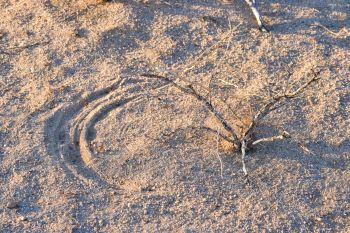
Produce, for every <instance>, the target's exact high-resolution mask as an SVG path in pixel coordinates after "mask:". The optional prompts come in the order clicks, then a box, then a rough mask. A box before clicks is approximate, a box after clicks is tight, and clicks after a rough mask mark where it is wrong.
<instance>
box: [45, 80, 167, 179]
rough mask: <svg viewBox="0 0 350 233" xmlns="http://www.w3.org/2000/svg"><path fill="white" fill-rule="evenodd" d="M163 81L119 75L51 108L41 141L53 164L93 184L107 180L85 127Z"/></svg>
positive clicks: (147, 95) (153, 90)
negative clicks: (93, 89)
mask: <svg viewBox="0 0 350 233" xmlns="http://www.w3.org/2000/svg"><path fill="white" fill-rule="evenodd" d="M166 84H167V83H166V82H163V81H160V80H158V79H152V78H147V77H138V78H136V77H133V78H121V79H120V80H119V81H117V82H116V83H113V84H112V85H110V86H109V87H107V88H103V89H100V90H98V91H95V92H93V93H90V94H88V95H87V96H85V97H84V98H83V99H82V100H80V101H77V102H74V103H72V104H69V105H64V106H59V107H58V108H56V109H54V110H53V111H52V112H51V113H50V114H49V117H48V118H47V119H46V121H45V132H44V135H45V139H44V140H45V144H46V148H47V150H48V152H49V154H50V155H51V157H52V161H53V163H54V165H55V166H59V167H60V169H62V170H63V172H65V173H66V174H70V175H72V176H73V177H75V178H78V179H79V180H81V181H83V182H84V183H85V184H88V185H94V186H96V185H97V186H101V185H102V186H110V185H111V182H110V181H109V180H108V178H106V177H105V176H104V175H103V174H102V173H101V172H99V171H98V169H95V166H94V163H95V160H94V159H95V158H94V156H93V153H92V151H91V148H90V142H89V140H88V135H89V130H90V129H91V128H93V127H94V126H95V124H96V123H97V122H98V121H99V119H101V118H103V116H105V115H106V114H108V113H109V112H110V111H112V110H114V109H117V108H122V107H123V106H125V105H127V104H128V103H136V104H137V101H140V100H142V99H145V98H150V97H151V96H152V95H153V94H156V93H157V90H158V89H159V88H160V87H164V86H165V85H166Z"/></svg>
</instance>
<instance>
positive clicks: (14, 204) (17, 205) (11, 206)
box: [6, 201, 19, 210]
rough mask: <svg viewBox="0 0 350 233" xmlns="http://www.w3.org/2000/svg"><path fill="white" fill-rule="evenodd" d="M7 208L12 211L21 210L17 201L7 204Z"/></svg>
mask: <svg viewBox="0 0 350 233" xmlns="http://www.w3.org/2000/svg"><path fill="white" fill-rule="evenodd" d="M6 207H7V208H8V209H10V210H12V209H17V208H19V203H18V202H16V201H10V202H9V203H7V205H6Z"/></svg>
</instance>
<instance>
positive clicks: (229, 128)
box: [142, 74, 240, 146]
mask: <svg viewBox="0 0 350 233" xmlns="http://www.w3.org/2000/svg"><path fill="white" fill-rule="evenodd" d="M142 76H145V77H153V78H158V79H163V80H166V81H168V82H170V83H172V84H173V85H174V86H175V87H176V88H178V89H179V90H181V91H183V92H185V93H187V94H190V95H192V96H194V97H196V98H197V99H198V100H199V101H201V102H202V103H204V104H205V106H206V107H207V108H208V110H209V111H210V112H212V113H213V114H214V116H215V117H216V118H217V119H218V120H219V121H220V123H221V125H222V126H223V127H224V128H225V129H226V130H227V131H228V132H229V133H230V134H231V136H232V138H233V141H234V142H235V144H236V145H237V146H239V145H240V140H239V138H238V136H237V134H236V132H235V130H234V129H233V127H232V126H230V124H229V123H228V122H227V121H226V120H225V119H224V117H223V116H222V114H221V113H220V112H219V111H217V110H216V109H215V107H214V106H213V105H212V103H210V102H209V101H208V100H207V99H206V98H205V97H203V96H201V95H200V94H198V93H197V92H196V90H195V89H194V88H193V87H192V85H188V86H187V87H183V86H181V85H179V84H178V83H176V82H175V81H173V80H171V79H169V78H167V77H164V76H161V75H155V74H142Z"/></svg>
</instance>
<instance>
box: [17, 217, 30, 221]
mask: <svg viewBox="0 0 350 233" xmlns="http://www.w3.org/2000/svg"><path fill="white" fill-rule="evenodd" d="M18 220H19V221H27V220H28V218H26V217H24V216H20V217H19V218H18Z"/></svg>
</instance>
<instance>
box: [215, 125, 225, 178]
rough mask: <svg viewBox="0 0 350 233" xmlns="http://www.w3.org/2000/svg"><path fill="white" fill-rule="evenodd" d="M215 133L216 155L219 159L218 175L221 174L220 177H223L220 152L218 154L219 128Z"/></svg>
mask: <svg viewBox="0 0 350 233" xmlns="http://www.w3.org/2000/svg"><path fill="white" fill-rule="evenodd" d="M217 132H218V133H217V134H216V155H217V157H218V159H219V161H220V175H221V178H222V179H223V178H224V176H223V175H222V173H223V170H224V165H223V163H222V159H221V157H220V154H219V129H218V130H217Z"/></svg>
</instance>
